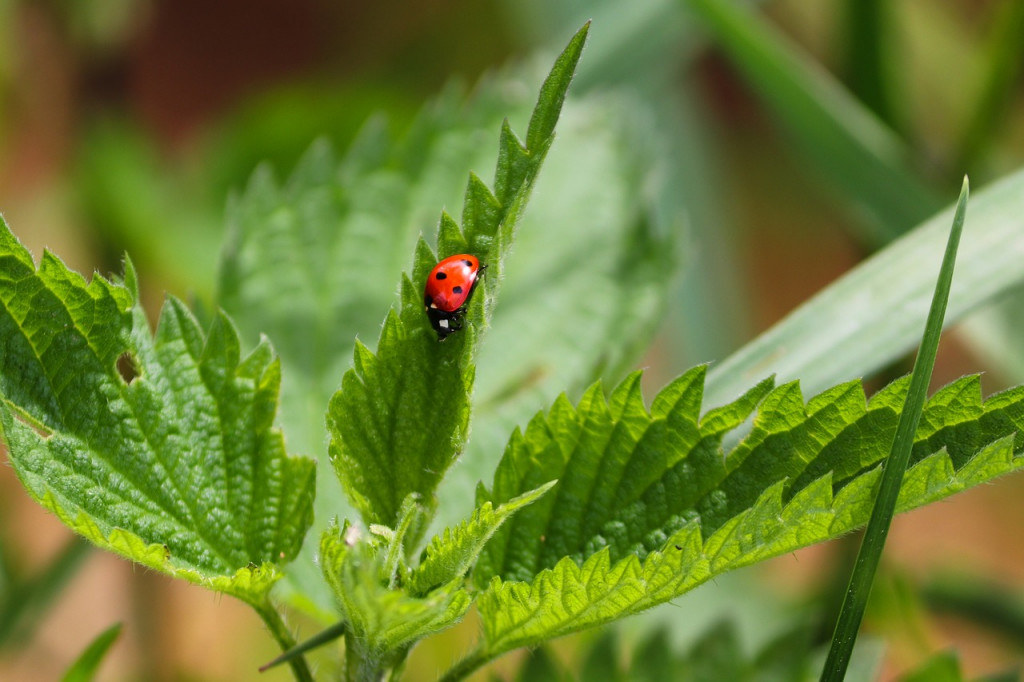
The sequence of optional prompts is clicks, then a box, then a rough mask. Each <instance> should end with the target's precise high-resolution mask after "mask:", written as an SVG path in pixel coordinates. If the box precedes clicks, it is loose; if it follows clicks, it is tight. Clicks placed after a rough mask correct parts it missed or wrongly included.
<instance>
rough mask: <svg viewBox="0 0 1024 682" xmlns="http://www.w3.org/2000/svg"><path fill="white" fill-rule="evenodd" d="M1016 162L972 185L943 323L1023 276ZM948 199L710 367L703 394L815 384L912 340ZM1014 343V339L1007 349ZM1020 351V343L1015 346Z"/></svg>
mask: <svg viewBox="0 0 1024 682" xmlns="http://www.w3.org/2000/svg"><path fill="white" fill-rule="evenodd" d="M1022 212H1024V171H1018V172H1017V173H1014V174H1013V175H1010V176H1008V177H1006V178H1004V179H1002V180H1000V181H999V182H996V183H994V184H992V185H989V186H987V187H985V188H984V189H982V190H981V191H980V192H973V191H972V193H971V229H970V230H969V231H968V232H967V233H966V234H965V235H964V236H963V240H962V242H961V244H960V251H959V254H958V256H957V274H956V281H955V282H954V283H953V288H952V290H951V292H950V297H949V308H948V310H947V313H946V324H947V326H948V325H949V324H952V323H953V322H956V321H957V320H959V319H961V318H962V317H964V316H965V315H966V314H967V313H968V312H971V311H973V310H976V309H978V308H980V307H981V306H982V305H983V304H985V303H989V302H991V301H993V300H994V299H995V298H996V297H998V296H999V295H1001V294H1005V293H1007V292H1008V291H1010V290H1011V289H1013V288H1014V287H1017V286H1019V285H1021V284H1022V283H1024V268H1021V267H1020V259H1019V257H1018V256H1017V255H1016V254H1017V253H1020V250H1021V249H1024V232H1022V231H1021V230H1020V223H1019V216H1020V215H1021V213H1022ZM953 213H954V207H953V206H950V207H949V208H948V209H947V210H944V211H942V212H941V213H939V214H937V215H936V216H934V217H933V218H931V219H929V220H928V221H926V222H925V223H923V224H921V225H920V226H918V227H917V228H916V229H914V230H913V231H912V232H911V233H910V234H908V235H907V236H906V237H904V238H902V239H900V240H898V241H896V242H894V243H893V244H891V245H890V246H889V247H887V248H886V249H884V250H883V251H880V252H878V253H877V254H875V255H874V256H873V257H871V258H870V259H868V260H866V261H864V262H863V263H861V264H860V265H858V266H857V267H856V268H854V269H853V270H851V271H850V272H848V273H847V274H845V275H844V276H843V277H842V278H840V279H839V280H837V281H836V282H834V283H833V284H832V285H830V286H829V287H828V288H826V289H825V290H823V291H821V292H820V293H818V294H817V295H816V296H814V297H813V298H811V299H810V300H808V301H805V302H804V303H803V304H802V305H801V306H800V307H799V308H797V309H796V310H794V311H793V312H792V313H791V314H790V315H788V316H787V317H786V318H785V319H783V320H782V321H781V322H779V323H778V324H776V325H775V326H774V327H772V328H771V329H769V330H768V331H767V332H765V333H763V334H761V335H760V336H758V338H756V339H755V340H754V341H752V342H751V343H749V344H747V346H745V347H744V348H742V349H741V350H740V351H738V352H736V353H734V354H733V355H731V356H730V357H728V358H727V359H725V360H724V361H723V362H721V363H716V364H715V366H714V367H713V368H712V369H711V371H710V372H709V374H708V392H707V398H706V399H707V402H708V403H709V404H711V405H717V404H721V403H722V402H725V401H727V400H730V399H732V397H733V396H735V395H738V394H739V393H740V392H741V391H742V390H743V389H744V388H745V387H746V386H748V385H749V384H750V382H752V381H754V380H756V379H757V378H758V377H762V376H766V375H768V374H775V375H776V376H778V377H779V380H780V381H789V380H791V379H795V378H797V377H799V378H800V383H801V385H802V386H803V387H804V389H805V390H807V391H815V392H816V391H820V390H823V389H824V388H826V387H827V386H830V385H832V384H834V383H837V382H840V381H845V380H848V379H850V378H851V377H856V376H863V375H865V374H869V373H871V372H872V371H875V370H877V369H879V368H880V367H883V366H885V365H886V364H887V363H891V362H893V361H894V360H895V359H897V358H900V357H902V356H903V355H905V354H906V353H907V352H909V351H911V350H913V348H914V347H915V346H916V344H917V343H918V341H919V339H920V335H921V329H922V328H923V327H924V320H925V316H926V314H927V311H928V305H929V302H930V300H931V295H932V290H933V287H934V284H935V275H934V271H932V270H930V269H928V268H924V267H921V264H922V263H938V262H940V261H941V259H942V253H943V251H944V250H945V246H946V236H947V234H948V232H949V226H950V225H951V224H952V222H953ZM1014 351H1015V352H1016V349H1014ZM1016 354H1017V355H1019V353H1016Z"/></svg>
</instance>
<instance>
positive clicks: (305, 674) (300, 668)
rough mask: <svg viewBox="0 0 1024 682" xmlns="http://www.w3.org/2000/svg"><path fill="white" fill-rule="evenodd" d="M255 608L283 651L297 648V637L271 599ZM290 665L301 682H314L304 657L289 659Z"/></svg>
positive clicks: (256, 605)
mask: <svg viewBox="0 0 1024 682" xmlns="http://www.w3.org/2000/svg"><path fill="white" fill-rule="evenodd" d="M253 607H254V608H255V609H256V613H258V614H260V618H262V619H263V622H264V623H265V624H266V626H267V629H268V630H270V634H271V635H273V637H274V639H275V640H277V643H278V645H279V646H280V647H281V651H288V650H289V649H291V648H293V647H294V646H295V637H294V636H292V633H291V630H289V629H288V626H287V625H285V622H284V618H282V617H281V613H280V612H279V611H278V610H277V609H275V608H274V606H273V605H272V604H271V603H270V600H269V599H265V600H264V601H263V603H262V604H254V605H253ZM288 665H289V666H291V669H292V675H294V676H295V679H296V680H298V681H299V682H314V680H313V674H312V673H311V672H310V671H309V665H308V664H307V663H306V659H305V657H304V656H295V657H293V658H290V659H288Z"/></svg>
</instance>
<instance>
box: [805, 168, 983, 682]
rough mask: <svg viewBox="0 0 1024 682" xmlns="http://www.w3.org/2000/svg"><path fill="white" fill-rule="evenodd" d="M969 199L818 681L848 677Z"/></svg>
mask: <svg viewBox="0 0 1024 682" xmlns="http://www.w3.org/2000/svg"><path fill="white" fill-rule="evenodd" d="M968 194H969V189H968V182H967V178H964V184H963V189H962V190H961V191H960V199H959V200H958V201H957V205H956V214H955V216H954V218H953V229H952V230H951V231H950V235H949V241H948V243H947V245H946V253H945V256H944V257H943V259H942V268H941V270H940V271H939V280H938V283H937V284H936V286H935V294H934V296H933V298H932V306H931V309H930V310H929V311H928V321H927V323H925V331H924V338H923V339H922V341H921V350H920V351H919V352H918V354H917V360H916V361H915V362H914V372H913V374H912V375H911V378H910V390H909V392H908V393H907V399H906V402H904V404H903V411H902V413H901V414H900V420H899V424H898V425H897V427H896V437H895V439H894V440H893V446H892V453H891V454H890V455H889V459H888V461H887V462H886V463H885V465H884V466H885V468H884V470H883V473H882V480H881V483H880V485H879V488H878V496H877V498H876V500H875V506H874V509H873V510H872V512H871V519H870V520H869V521H868V527H867V531H866V532H865V534H864V541H863V544H861V548H860V552H859V553H858V555H857V561H856V563H855V565H854V569H853V575H852V576H851V578H850V586H849V588H848V589H847V590H846V597H845V599H844V600H843V607H842V610H841V611H840V613H839V620H838V622H837V623H836V630H835V633H834V634H833V635H832V646H831V648H830V649H829V653H828V658H827V659H826V660H825V668H824V670H823V671H822V674H821V680H822V682H841V680H842V679H843V678H844V677H845V675H846V668H847V665H848V664H849V662H850V654H851V653H852V652H853V644H854V642H855V641H856V640H857V631H858V630H859V629H860V623H861V620H862V619H863V617H864V608H865V606H866V605H867V600H868V595H869V594H870V592H871V584H872V582H873V581H874V577H875V572H876V570H877V568H878V562H879V560H880V559H881V556H882V549H883V548H884V547H885V539H886V537H887V536H888V534H889V527H890V525H891V523H892V517H893V514H894V512H895V510H896V500H897V497H898V496H899V493H900V485H901V483H902V482H903V473H904V472H905V471H906V468H907V462H908V461H909V460H910V451H911V448H912V447H913V444H914V433H915V432H916V431H917V425H918V421H919V420H920V418H921V411H922V409H923V408H924V403H925V400H926V399H927V395H928V383H929V382H930V381H931V377H932V368H933V367H934V366H935V354H936V352H937V351H938V347H939V336H940V335H941V334H942V321H943V318H944V317H945V314H946V303H947V302H948V300H949V290H950V285H951V284H952V281H953V265H954V263H955V261H956V252H957V247H958V246H959V245H960V234H961V232H962V231H963V226H964V217H965V215H966V213H967V197H968Z"/></svg>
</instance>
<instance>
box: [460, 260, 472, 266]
mask: <svg viewBox="0 0 1024 682" xmlns="http://www.w3.org/2000/svg"><path fill="white" fill-rule="evenodd" d="M462 262H463V263H465V264H466V267H467V268H471V267H473V261H471V260H464V261H462Z"/></svg>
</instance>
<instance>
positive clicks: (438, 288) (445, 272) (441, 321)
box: [423, 253, 487, 341]
mask: <svg viewBox="0 0 1024 682" xmlns="http://www.w3.org/2000/svg"><path fill="white" fill-rule="evenodd" d="M486 269H487V266H486V265H481V264H480V259H479V258H477V257H476V256H473V255H470V254H468V253H460V254H457V255H454V256H449V257H448V258H445V259H444V260H442V261H441V262H440V263H438V264H437V265H435V266H434V269H433V270H431V271H430V274H429V275H427V283H426V287H425V288H424V293H423V307H424V309H425V310H426V311H427V318H428V319H429V320H430V326H431V327H433V328H434V331H436V332H437V340H438V341H444V340H445V339H446V338H448V335H449V334H452V333H454V332H457V331H459V330H460V329H462V324H463V319H462V318H463V315H465V313H466V307H467V306H468V305H469V299H470V297H471V296H472V295H473V291H474V290H475V289H476V285H477V283H478V282H479V281H480V275H481V274H482V273H483V271H484V270H486Z"/></svg>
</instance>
